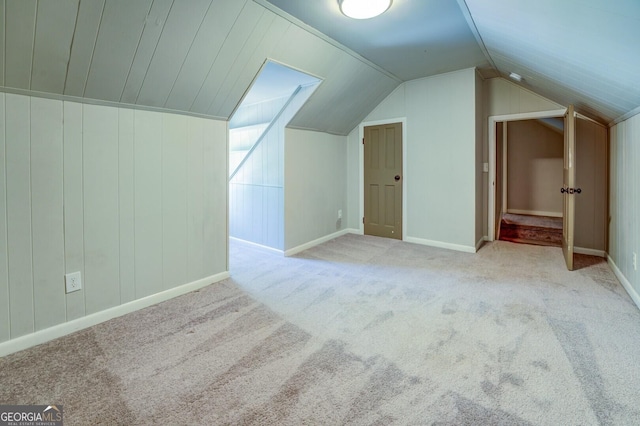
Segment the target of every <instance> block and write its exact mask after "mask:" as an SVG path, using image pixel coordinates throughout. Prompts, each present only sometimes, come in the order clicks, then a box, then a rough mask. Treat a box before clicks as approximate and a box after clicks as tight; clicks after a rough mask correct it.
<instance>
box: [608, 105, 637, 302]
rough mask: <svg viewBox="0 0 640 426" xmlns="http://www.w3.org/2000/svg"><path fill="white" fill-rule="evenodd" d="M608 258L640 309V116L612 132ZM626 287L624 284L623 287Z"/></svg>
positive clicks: (620, 125) (630, 119)
mask: <svg viewBox="0 0 640 426" xmlns="http://www.w3.org/2000/svg"><path fill="white" fill-rule="evenodd" d="M610 137H611V146H610V151H609V153H610V175H611V182H610V187H611V193H610V199H609V203H610V208H609V215H610V216H611V221H610V225H609V226H610V228H609V256H610V257H611V260H612V261H613V262H614V263H615V265H616V266H617V267H618V269H619V270H620V272H621V273H622V275H623V276H624V277H625V278H626V280H627V281H628V284H630V285H631V289H630V290H631V291H630V293H631V294H632V296H634V297H635V299H634V300H635V302H636V304H639V305H640V269H636V268H634V266H633V253H636V256H637V257H638V260H637V262H638V265H637V267H639V268H640V238H639V237H638V235H639V234H640V213H639V212H640V184H639V183H638V180H639V179H640V176H638V170H637V169H638V167H637V165H638V164H639V163H640V148H639V146H640V115H636V116H634V117H631V118H629V119H628V120H626V121H623V122H621V123H619V124H617V125H615V126H614V127H613V128H611V136H610ZM625 284H626V283H625Z"/></svg>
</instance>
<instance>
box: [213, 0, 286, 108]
mask: <svg viewBox="0 0 640 426" xmlns="http://www.w3.org/2000/svg"><path fill="white" fill-rule="evenodd" d="M250 4H251V8H254V7H255V8H257V9H259V16H260V18H259V19H258V22H256V24H255V25H254V26H253V28H252V31H251V33H250V35H249V37H248V38H247V39H246V40H245V42H244V43H243V44H242V46H241V47H240V49H238V51H237V52H238V53H237V54H236V57H235V58H234V60H233V61H229V62H230V63H231V67H230V68H229V70H228V71H227V72H225V73H224V74H225V75H224V79H223V80H222V82H221V83H220V84H218V85H217V86H218V90H217V91H216V93H215V94H214V95H213V96H211V101H210V104H209V108H208V109H207V114H208V115H212V116H218V117H226V116H229V115H230V114H231V112H232V111H233V107H232V108H231V109H230V110H229V111H221V109H222V105H223V104H224V102H225V101H226V100H227V97H228V96H229V94H230V92H231V90H232V89H233V86H234V85H235V83H236V82H237V81H238V77H239V76H240V73H241V72H242V70H243V69H245V68H246V67H248V66H249V67H251V68H252V69H253V70H256V69H259V68H260V66H261V65H262V62H263V61H261V62H258V63H253V64H249V61H250V59H251V57H252V56H253V53H254V52H255V51H256V49H257V48H258V46H259V45H260V43H261V42H262V41H263V40H264V38H265V37H266V35H267V33H268V31H269V28H270V27H271V26H272V25H273V21H274V19H275V15H273V14H272V13H270V12H269V11H268V10H265V9H264V8H263V7H260V6H258V5H256V4H255V3H250ZM263 58H264V56H263ZM247 83H250V81H248V82H247ZM247 87H248V86H247ZM243 93H244V92H243ZM240 96H242V93H240V94H239V95H238V96H237V97H236V99H238V98H239V97H240ZM234 106H235V105H234Z"/></svg>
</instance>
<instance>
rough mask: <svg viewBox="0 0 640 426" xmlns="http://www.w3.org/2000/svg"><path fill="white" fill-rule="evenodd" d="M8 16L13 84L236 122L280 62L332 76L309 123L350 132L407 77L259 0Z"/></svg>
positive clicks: (13, 5) (124, 0) (0, 40)
mask: <svg viewBox="0 0 640 426" xmlns="http://www.w3.org/2000/svg"><path fill="white" fill-rule="evenodd" d="M0 24H1V25H3V28H1V31H0V61H1V62H0V86H2V87H3V90H4V91H9V92H16V93H25V94H36V95H38V94H42V95H45V96H60V97H61V96H64V97H68V98H71V99H73V98H84V99H89V100H96V101H101V102H107V103H114V104H129V105H135V106H139V107H147V108H158V109H163V110H173V111H178V112H185V113H190V114H195V115H203V116H208V117H215V118H222V119H228V118H229V117H230V115H231V114H232V113H233V111H234V110H235V108H236V107H237V105H238V104H239V103H240V101H241V99H242V97H243V96H244V94H245V91H246V90H247V89H248V88H249V86H250V85H251V82H252V81H253V79H254V78H255V77H256V75H257V73H258V72H259V70H260V69H261V67H262V65H263V64H264V63H265V61H266V60H267V59H272V60H274V61H277V62H281V63H283V64H286V65H289V66H291V67H292V68H296V69H299V70H302V71H305V72H307V73H309V74H312V75H314V76H317V77H319V78H321V79H323V80H324V82H323V84H322V85H321V86H320V88H319V89H318V90H317V91H316V94H315V96H314V98H315V99H314V100H313V101H310V102H309V103H308V104H307V106H306V107H305V110H303V111H301V113H300V114H299V116H298V117H297V118H296V121H297V125H298V126H299V127H305V128H310V129H314V130H321V131H327V132H330V133H338V134H347V133H348V132H349V131H350V130H351V129H352V128H353V127H355V126H356V125H357V124H358V123H359V122H360V121H361V120H362V118H363V117H364V116H365V115H366V113H367V111H368V110H369V109H370V108H372V106H370V104H372V103H373V104H374V105H373V106H375V104H377V103H379V102H380V101H381V100H382V99H384V97H385V96H386V95H387V94H389V93H390V92H391V91H392V90H393V89H394V88H395V87H396V86H397V85H398V84H399V83H400V81H399V80H398V79H397V78H395V77H393V76H391V75H390V74H389V73H388V72H386V71H384V70H382V69H380V68H379V67H377V66H376V65H374V64H372V63H370V62H368V61H366V60H365V59H363V58H361V57H359V56H358V55H357V54H355V53H352V52H346V51H344V50H342V49H340V48H339V47H336V46H335V45H334V44H332V43H329V42H327V41H326V40H323V39H322V38H319V37H317V36H315V35H313V34H311V33H309V32H308V31H307V30H305V29H302V28H300V27H299V26H297V25H295V24H293V23H291V22H290V21H289V20H287V19H284V18H283V17H281V16H279V15H278V14H276V13H274V12H273V11H271V10H269V9H267V8H265V7H263V6H261V5H259V4H257V3H255V2H254V1H251V0H0ZM362 80H365V82H363V81H362Z"/></svg>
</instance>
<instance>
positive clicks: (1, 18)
mask: <svg viewBox="0 0 640 426" xmlns="http://www.w3.org/2000/svg"><path fill="white" fill-rule="evenodd" d="M6 7H7V6H6V0H0V23H2V28H4V29H5V31H0V86H4V85H5V84H4V52H5V49H4V45H5V35H6V28H7V24H6V22H7V21H6V16H7V15H6V13H5V9H6ZM3 102H4V99H3Z"/></svg>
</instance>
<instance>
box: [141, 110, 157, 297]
mask: <svg viewBox="0 0 640 426" xmlns="http://www.w3.org/2000/svg"><path fill="white" fill-rule="evenodd" d="M134 123H135V124H134V125H135V140H134V168H135V265H136V275H135V283H136V299H138V298H141V297H144V296H148V295H150V294H154V293H158V292H159V291H162V244H163V240H162V215H161V212H162V115H161V114H157V113H153V112H148V111H135V120H134Z"/></svg>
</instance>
